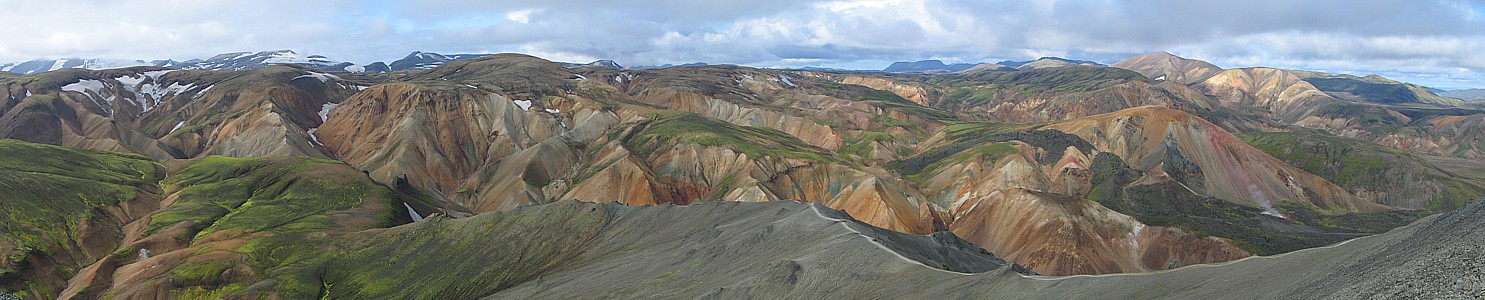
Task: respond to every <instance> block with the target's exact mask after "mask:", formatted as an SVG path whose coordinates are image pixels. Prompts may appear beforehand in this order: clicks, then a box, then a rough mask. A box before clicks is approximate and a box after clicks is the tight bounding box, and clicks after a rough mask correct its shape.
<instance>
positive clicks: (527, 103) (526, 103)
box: [512, 100, 531, 111]
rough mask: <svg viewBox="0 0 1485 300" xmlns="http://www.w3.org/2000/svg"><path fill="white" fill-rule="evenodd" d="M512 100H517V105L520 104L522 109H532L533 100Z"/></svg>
mask: <svg viewBox="0 0 1485 300" xmlns="http://www.w3.org/2000/svg"><path fill="white" fill-rule="evenodd" d="M512 102H515V103H516V106H520V107H521V111H527V110H531V100H515V101H512Z"/></svg>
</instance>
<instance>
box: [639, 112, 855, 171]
mask: <svg viewBox="0 0 1485 300" xmlns="http://www.w3.org/2000/svg"><path fill="white" fill-rule="evenodd" d="M636 126H639V128H636V129H634V130H632V131H630V133H629V134H628V135H627V136H625V137H624V138H623V143H624V147H625V148H628V149H629V150H630V151H633V152H634V153H635V154H639V155H640V156H649V155H651V154H653V153H655V152H656V151H660V150H662V149H665V148H668V147H671V146H674V145H677V144H688V143H689V144H697V145H702V146H717V147H726V148H728V149H732V150H733V151H737V152H739V153H743V154H747V155H748V156H750V157H765V156H766V157H780V158H799V159H807V160H812V161H819V162H831V161H836V158H835V157H834V156H833V155H831V154H830V152H829V151H828V150H825V149H823V148H820V147H816V146H814V145H810V144H807V143H805V142H804V141H800V140H799V139H798V138H795V137H794V136H792V135H789V134H787V133H784V132H782V131H778V130H776V129H772V128H766V127H753V126H738V125H733V124H732V123H727V122H723V121H720V120H717V119H712V118H708V117H705V116H701V115H697V114H694V113H672V112H664V113H656V114H654V115H652V116H650V118H649V119H648V120H646V121H645V122H644V123H641V124H639V125H636Z"/></svg>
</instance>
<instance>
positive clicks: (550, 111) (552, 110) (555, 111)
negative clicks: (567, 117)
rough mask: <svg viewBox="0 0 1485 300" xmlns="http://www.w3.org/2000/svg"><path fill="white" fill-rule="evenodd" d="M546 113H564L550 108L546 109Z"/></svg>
mask: <svg viewBox="0 0 1485 300" xmlns="http://www.w3.org/2000/svg"><path fill="white" fill-rule="evenodd" d="M546 111H547V112H549V113H554V114H558V113H562V111H560V110H555V109H550V108H548V109H546Z"/></svg>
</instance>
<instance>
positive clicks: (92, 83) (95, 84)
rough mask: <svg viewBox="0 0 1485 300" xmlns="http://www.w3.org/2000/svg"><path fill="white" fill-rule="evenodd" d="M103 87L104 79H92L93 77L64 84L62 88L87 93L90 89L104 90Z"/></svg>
mask: <svg viewBox="0 0 1485 300" xmlns="http://www.w3.org/2000/svg"><path fill="white" fill-rule="evenodd" d="M103 87H104V85H103V81H99V80H92V79H84V80H81V81H78V82H77V83H73V84H69V85H65V86H62V90H64V91H73V92H79V93H83V94H87V93H88V91H99V90H103Z"/></svg>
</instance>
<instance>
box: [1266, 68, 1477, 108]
mask: <svg viewBox="0 0 1485 300" xmlns="http://www.w3.org/2000/svg"><path fill="white" fill-rule="evenodd" d="M1295 74H1296V75H1299V76H1300V78H1301V79H1303V80H1304V81H1305V82H1308V83H1310V85H1314V86H1315V88H1317V89H1320V90H1321V91H1324V92H1326V93H1342V94H1347V95H1354V96H1356V97H1358V98H1361V99H1365V100H1367V101H1368V102H1372V103H1380V104H1408V103H1428V104H1441V105H1448V106H1454V105H1459V104H1460V102H1461V101H1459V100H1458V99H1453V98H1448V97H1441V96H1438V95H1435V94H1433V93H1432V92H1429V91H1428V89H1427V88H1424V87H1421V86H1417V85H1413V84H1408V83H1403V82H1398V81H1393V80H1391V79H1387V78H1384V77H1382V76H1377V75H1368V76H1366V77H1357V76H1353V75H1332V74H1325V73H1320V72H1295Z"/></svg>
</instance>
